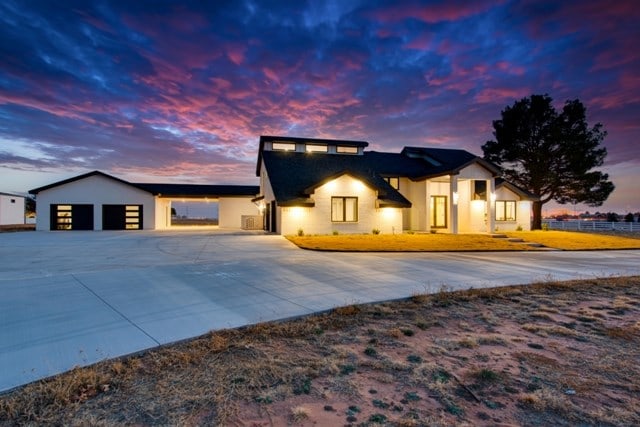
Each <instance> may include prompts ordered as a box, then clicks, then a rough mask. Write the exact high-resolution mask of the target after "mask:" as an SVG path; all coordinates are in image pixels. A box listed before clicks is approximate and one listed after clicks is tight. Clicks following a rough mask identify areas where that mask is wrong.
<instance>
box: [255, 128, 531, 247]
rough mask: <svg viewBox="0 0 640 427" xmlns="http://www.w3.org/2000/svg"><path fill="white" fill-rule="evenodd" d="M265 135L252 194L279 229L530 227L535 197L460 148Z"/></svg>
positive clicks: (473, 229)
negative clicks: (381, 148) (393, 149)
mask: <svg viewBox="0 0 640 427" xmlns="http://www.w3.org/2000/svg"><path fill="white" fill-rule="evenodd" d="M367 146H368V143H367V142H364V141H341V140H326V139H305V138H291V137H283V136H262V137H260V147H259V151H258V161H257V166H256V175H257V176H258V177H259V178H260V194H259V195H258V196H257V197H256V198H254V199H253V201H254V202H255V203H257V204H258V205H259V206H260V210H261V212H262V213H263V218H264V227H265V229H266V230H268V231H271V232H275V233H279V234H285V235H286V234H295V233H297V232H298V230H303V232H304V233H305V234H331V233H333V232H336V231H337V232H339V233H341V234H342V233H371V232H372V231H373V230H374V229H376V230H380V232H382V233H401V232H403V231H406V230H412V231H424V232H445V233H454V234H455V233H479V232H489V233H490V232H494V231H496V230H499V231H508V230H516V229H518V228H521V229H523V230H529V229H530V228H531V205H532V203H531V202H532V201H534V200H536V198H535V196H533V195H531V194H528V193H527V192H526V191H524V190H522V189H519V188H518V187H516V186H514V185H512V184H510V183H507V182H505V181H504V180H502V179H500V178H499V174H500V170H499V169H498V167H497V166H495V165H493V164H491V163H489V162H487V161H486V160H484V159H482V158H480V157H477V156H475V155H473V154H471V153H469V152H467V151H464V150H455V149H443V148H425V147H405V148H404V149H403V150H402V151H401V152H400V153H387V152H376V151H367V150H365V149H366V147H367Z"/></svg>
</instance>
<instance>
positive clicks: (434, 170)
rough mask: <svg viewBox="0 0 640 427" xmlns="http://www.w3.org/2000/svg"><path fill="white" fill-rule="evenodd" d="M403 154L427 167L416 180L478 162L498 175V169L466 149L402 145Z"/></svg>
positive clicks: (453, 173)
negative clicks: (422, 162) (420, 161)
mask: <svg viewBox="0 0 640 427" xmlns="http://www.w3.org/2000/svg"><path fill="white" fill-rule="evenodd" d="M400 154H402V155H404V156H407V157H410V158H413V159H421V160H422V161H424V163H425V166H426V167H427V169H426V170H425V173H424V174H423V175H422V176H420V177H415V178H414V179H416V180H422V179H426V178H432V177H436V176H441V175H456V174H458V173H459V172H460V171H461V170H462V169H464V168H466V167H467V166H469V165H470V164H472V163H478V164H479V165H480V166H482V167H484V168H485V169H487V170H488V171H489V172H491V173H492V174H493V175H494V176H498V175H500V169H499V168H498V167H497V166H496V165H494V164H493V163H490V162H488V161H486V160H484V159H482V158H480V157H478V156H476V155H475V154H472V153H470V152H468V151H466V150H459V149H449V148H428V147H404V148H403V149H402V152H401V153H400Z"/></svg>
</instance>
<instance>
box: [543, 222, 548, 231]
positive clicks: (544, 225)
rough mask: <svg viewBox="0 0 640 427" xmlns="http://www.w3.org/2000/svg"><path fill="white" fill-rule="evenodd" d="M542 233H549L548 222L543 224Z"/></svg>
mask: <svg viewBox="0 0 640 427" xmlns="http://www.w3.org/2000/svg"><path fill="white" fill-rule="evenodd" d="M542 231H549V223H548V222H543V223H542Z"/></svg>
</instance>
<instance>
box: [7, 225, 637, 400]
mask: <svg viewBox="0 0 640 427" xmlns="http://www.w3.org/2000/svg"><path fill="white" fill-rule="evenodd" d="M637 274H640V251H609V252H535V253H530V252H526V253H525V252H518V253H516V252H512V253H496V252H494V253H409V254H399V253H394V254H391V253H369V254H366V253H327V252H311V251H303V250H300V249H297V248H296V247H295V246H293V245H292V244H291V243H289V242H288V241H287V240H285V239H284V238H282V237H280V236H271V235H252V234H236V235H234V234H230V233H222V232H210V231H208V232H202V231H197V232H196V231H194V232H146V231H144V232H107V231H103V232H23V233H4V234H0V391H2V390H7V389H11V388H13V387H16V386H18V385H22V384H25V383H27V382H30V381H33V380H37V379H40V378H43V377H47V376H50V375H53V374H56V373H59V372H62V371H65V370H68V369H70V368H72V367H73V366H76V365H87V364H91V363H94V362H96V361H99V360H102V359H105V358H111V357H117V356H121V355H125V354H130V353H134V352H138V351H141V350H145V349H148V348H152V347H156V346H159V345H162V344H167V343H170V342H173V341H177V340H182V339H187V338H191V337H194V336H198V335H201V334H203V333H205V332H207V331H209V330H211V329H221V328H233V327H237V326H241V325H247V324H252V323H256V322H261V321H268V320H275V319H285V318H289V317H294V316H300V315H305V314H309V313H313V312H317V311H322V310H327V309H330V308H332V307H335V306H339V305H345V304H353V303H364V302H374V301H382V300H389V299H396V298H406V297H409V296H411V295H413V294H416V293H426V292H437V291H439V290H440V289H442V288H443V287H446V289H468V288H470V287H489V286H499V285H507V284H526V283H531V282H534V281H540V280H551V279H554V280H565V279H572V278H589V277H595V276H598V277H601V276H610V275H637Z"/></svg>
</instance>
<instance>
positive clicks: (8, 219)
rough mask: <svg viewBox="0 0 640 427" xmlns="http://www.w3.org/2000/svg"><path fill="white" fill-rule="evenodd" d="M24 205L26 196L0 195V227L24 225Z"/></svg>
mask: <svg viewBox="0 0 640 427" xmlns="http://www.w3.org/2000/svg"><path fill="white" fill-rule="evenodd" d="M24 203H25V201H24V196H18V195H16V194H9V193H0V225H16V224H24V223H25V216H24V214H25V212H24V210H25V204H24Z"/></svg>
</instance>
